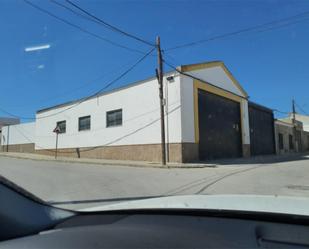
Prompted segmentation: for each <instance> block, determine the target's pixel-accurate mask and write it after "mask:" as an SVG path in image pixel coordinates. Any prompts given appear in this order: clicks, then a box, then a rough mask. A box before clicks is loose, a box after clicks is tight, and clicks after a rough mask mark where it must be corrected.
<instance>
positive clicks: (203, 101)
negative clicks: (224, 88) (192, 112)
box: [198, 89, 242, 160]
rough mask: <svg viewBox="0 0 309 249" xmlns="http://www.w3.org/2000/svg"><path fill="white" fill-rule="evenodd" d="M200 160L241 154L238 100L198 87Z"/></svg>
mask: <svg viewBox="0 0 309 249" xmlns="http://www.w3.org/2000/svg"><path fill="white" fill-rule="evenodd" d="M198 115H199V156H200V160H207V159H217V158H233V157H241V155H242V150H241V123H240V105H239V103H238V102H235V101H232V100H230V99H227V98H224V97H221V96H219V95H216V94H212V93H209V92H206V91H203V90H200V89H199V90H198Z"/></svg>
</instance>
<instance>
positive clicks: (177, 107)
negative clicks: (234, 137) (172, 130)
mask: <svg viewBox="0 0 309 249" xmlns="http://www.w3.org/2000/svg"><path fill="white" fill-rule="evenodd" d="M179 108H180V105H178V106H176V107H175V108H173V109H172V110H170V111H169V112H168V113H165V115H168V114H171V113H173V112H175V111H176V110H177V109H179ZM160 120H161V117H160V118H156V119H154V120H152V121H150V122H149V123H147V124H145V125H143V126H141V127H138V128H137V129H135V130H133V131H131V132H129V133H127V134H125V135H123V136H121V137H118V138H115V139H113V140H111V141H109V142H107V143H105V144H102V145H99V146H93V147H91V148H89V149H84V150H80V152H87V151H91V150H95V149H98V148H100V147H103V146H108V145H111V144H114V143H116V142H119V141H121V140H123V139H124V138H126V137H129V136H131V135H133V134H136V133H137V132H139V131H141V130H144V129H146V128H147V127H149V126H151V125H153V124H155V123H156V122H158V121H160ZM15 128H16V130H17V131H18V132H19V133H20V134H21V135H22V136H23V137H24V138H25V139H26V140H28V141H29V142H30V143H33V140H31V139H30V138H29V137H27V136H26V135H25V134H24V133H23V132H22V131H21V130H20V129H19V128H20V127H19V128H17V126H16V127H15ZM35 146H36V147H37V148H39V149H42V150H46V151H49V152H53V153H54V152H55V150H53V149H47V148H44V147H42V146H39V145H35ZM72 149H74V148H72ZM58 153H63V154H73V153H76V152H72V151H68V152H63V151H58Z"/></svg>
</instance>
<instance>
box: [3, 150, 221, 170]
mask: <svg viewBox="0 0 309 249" xmlns="http://www.w3.org/2000/svg"><path fill="white" fill-rule="evenodd" d="M21 154H22V153H21ZM34 155H36V154H34ZM1 156H2V157H9V158H16V159H25V160H33V161H49V162H63V163H79V164H93V165H104V166H124V167H137V168H161V169H171V168H177V169H194V168H215V167H216V165H214V164H197V165H192V164H190V165H188V164H187V165H186V164H179V165H175V164H171V165H166V166H164V165H162V164H160V163H155V162H147V163H144V164H142V163H140V162H130V161H128V162H123V161H116V160H115V161H110V162H104V161H87V160H85V161H84V160H83V159H82V160H81V161H78V160H70V158H61V157H59V158H57V159H55V158H52V157H50V158H49V157H44V158H39V157H35V156H34V157H31V156H30V157H29V156H27V155H19V154H6V153H0V157H1Z"/></svg>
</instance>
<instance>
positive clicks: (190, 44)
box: [165, 11, 309, 51]
mask: <svg viewBox="0 0 309 249" xmlns="http://www.w3.org/2000/svg"><path fill="white" fill-rule="evenodd" d="M308 14H309V11H306V12H303V13H300V14H297V15H294V16H290V17H287V18H282V19H278V20H275V21H271V22H267V23H264V24H259V25H256V26H252V27H248V28H244V29H240V30H237V31H233V32H229V33H225V34H222V35H217V36H213V37H209V38H207V39H202V40H199V41H193V42H189V43H185V44H182V45H178V46H175V47H171V48H167V49H165V51H172V50H176V49H180V48H185V47H190V46H195V45H198V44H201V43H205V42H209V41H213V40H219V39H223V38H226V37H230V36H235V35H239V34H242V33H247V32H250V31H255V30H258V29H260V28H264V27H265V28H268V29H267V30H271V29H276V28H281V27H283V26H288V25H292V24H295V23H299V22H301V21H307V20H308V19H303V20H298V21H296V22H293V23H286V24H283V25H281V26H278V27H268V26H273V25H276V24H281V23H283V22H287V21H290V20H294V19H295V18H299V17H302V16H306V15H308ZM267 30H264V31H267ZM259 32H263V30H262V31H259Z"/></svg>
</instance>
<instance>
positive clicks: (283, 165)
mask: <svg viewBox="0 0 309 249" xmlns="http://www.w3.org/2000/svg"><path fill="white" fill-rule="evenodd" d="M0 6H1V7H0V30H1V31H2V36H1V47H0V54H1V58H0V68H1V69H0V72H1V73H0V82H1V83H0V84H1V98H0V132H1V133H0V140H1V147H0V151H1V152H0V175H1V176H3V177H5V178H7V179H8V180H10V181H12V182H14V183H15V184H17V185H19V186H21V187H22V188H24V189H25V190H27V191H29V192H30V193H32V194H33V195H35V196H37V197H38V198H40V199H42V200H44V201H45V202H47V203H49V204H50V205H54V206H57V207H61V208H67V209H74V210H80V209H85V208H95V207H99V206H104V205H107V204H116V203H125V202H128V201H132V200H141V199H148V198H154V197H158V198H159V197H169V196H176V197H177V196H184V195H194V196H196V195H199V196H208V195H241V196H242V197H244V196H247V195H251V197H250V200H251V201H252V200H253V201H254V200H255V198H252V196H253V197H256V200H258V196H261V195H262V196H263V195H267V196H268V197H270V196H288V197H289V198H296V197H297V198H299V197H303V198H307V197H309V184H308V182H309V174H308V167H309V161H308V159H309V100H308V92H309V87H308V78H309V73H308V72H309V71H308V70H307V67H308V65H307V64H308V56H309V50H308V49H307V46H308V43H309V33H308V30H309V29H308V24H309V23H308V20H309V19H308V18H309V2H308V1H305V0H304V1H302V0H298V1H288V0H285V1H281V0H280V1H279V0H278V1H272V0H263V1H245V0H239V1H223V0H222V1H172V0H171V1H86V0H64V1H62V0H50V1H48V0H46V1H36V0H19V1H17V0H16V1H15V0H14V1H5V0H2V1H0ZM306 65H307V66H306ZM173 200H175V199H173Z"/></svg>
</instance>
